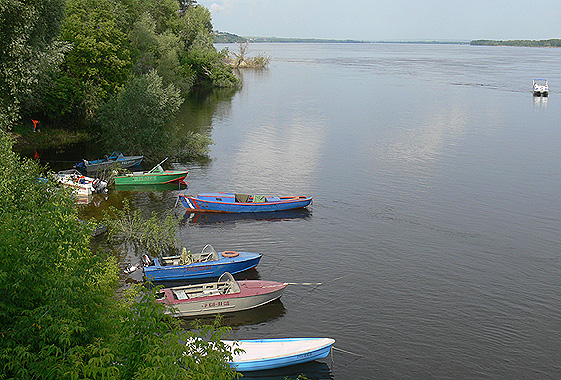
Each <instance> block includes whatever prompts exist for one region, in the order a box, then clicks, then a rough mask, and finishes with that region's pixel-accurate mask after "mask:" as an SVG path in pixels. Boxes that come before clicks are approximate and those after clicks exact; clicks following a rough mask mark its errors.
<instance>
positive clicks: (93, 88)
mask: <svg viewBox="0 0 561 380" xmlns="http://www.w3.org/2000/svg"><path fill="white" fill-rule="evenodd" d="M124 14H125V8H124V7H122V5H121V4H120V2H119V1H118V0H67V12H66V17H65V19H64V24H63V27H62V31H61V39H62V40H64V41H67V42H69V43H71V44H72V46H73V48H72V50H71V51H70V52H69V53H68V54H67V55H66V57H65V60H64V62H63V64H62V66H61V69H62V71H61V73H60V75H59V76H58V77H57V78H56V79H55V82H56V84H55V91H53V92H51V93H50V94H49V95H50V97H49V99H48V103H49V105H48V109H49V110H51V111H52V112H53V113H52V114H51V115H49V116H51V117H53V118H60V117H63V116H65V113H66V112H70V113H73V114H75V115H76V116H77V115H79V116H80V117H82V118H83V117H85V118H86V120H89V121H90V122H91V121H92V120H93V119H94V117H95V115H96V113H97V109H98V107H99V106H100V105H101V104H102V102H103V101H104V100H107V99H108V98H109V97H110V96H111V95H113V94H115V93H116V92H117V90H118V89H119V88H120V87H121V86H122V85H123V84H124V83H125V82H126V80H127V78H128V75H129V72H130V68H131V67H132V61H131V58H130V48H129V42H128V38H127V34H126V31H125V30H122V28H121V25H124V24H125V16H124ZM58 94H63V95H62V96H61V95H58ZM76 94H77V95H78V96H77V97H75V95H76ZM67 104H73V105H75V106H74V107H72V109H68V106H67Z"/></svg>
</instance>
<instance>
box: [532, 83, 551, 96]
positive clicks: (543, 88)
mask: <svg viewBox="0 0 561 380" xmlns="http://www.w3.org/2000/svg"><path fill="white" fill-rule="evenodd" d="M532 89H533V92H534V96H547V95H548V94H549V85H548V84H547V79H534V81H533V83H532Z"/></svg>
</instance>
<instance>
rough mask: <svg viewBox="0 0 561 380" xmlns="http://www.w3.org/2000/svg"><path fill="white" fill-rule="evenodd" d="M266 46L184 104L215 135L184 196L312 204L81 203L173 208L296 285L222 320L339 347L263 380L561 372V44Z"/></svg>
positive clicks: (211, 238)
mask: <svg viewBox="0 0 561 380" xmlns="http://www.w3.org/2000/svg"><path fill="white" fill-rule="evenodd" d="M226 46H228V47H229V48H230V50H232V51H236V49H237V48H236V46H235V45H218V46H217V47H218V48H223V47H226ZM250 50H252V51H253V53H254V54H255V53H263V54H264V55H270V56H271V64H270V65H269V67H268V68H267V69H265V70H256V71H244V72H242V73H241V76H242V77H243V83H244V85H243V88H242V89H241V90H239V91H216V92H214V93H211V94H207V95H205V96H198V97H195V96H194V97H192V98H191V99H189V101H188V102H186V103H185V105H184V106H183V109H182V113H181V115H180V118H179V121H180V122H181V123H182V124H183V125H184V127H183V128H185V129H189V130H195V131H199V132H203V133H208V134H209V135H210V136H211V137H212V139H213V141H214V143H215V144H214V145H212V146H211V152H210V159H209V160H208V162H204V163H190V164H187V165H179V164H175V165H174V166H175V167H178V168H179V167H181V168H187V169H188V170H189V176H188V178H187V179H188V181H189V182H190V188H189V189H188V190H187V193H192V194H196V193H198V192H211V191H236V192H242V193H248V194H254V193H255V194H271V195H312V196H313V197H314V201H313V204H312V205H311V206H310V207H308V208H307V209H306V210H299V211H296V212H290V213H286V214H280V215H278V216H275V217H270V215H269V216H268V217H267V218H259V217H257V216H253V217H240V216H231V215H229V216H227V217H219V216H205V215H200V216H195V215H190V214H185V212H184V210H183V209H182V208H181V206H177V207H174V206H175V203H176V197H177V193H178V191H173V190H172V191H166V192H114V191H113V192H111V193H110V194H109V196H108V198H109V199H107V200H105V201H102V202H96V203H92V204H90V205H87V206H80V207H81V208H82V212H83V214H84V215H86V216H91V215H98V214H99V213H100V211H101V210H102V209H105V208H107V207H108V205H111V204H117V203H118V202H120V201H121V200H122V199H124V198H129V199H131V202H132V204H133V206H134V207H139V208H141V209H143V210H144V211H146V212H152V211H156V212H158V213H163V212H165V211H167V210H173V211H174V212H175V213H176V214H177V215H178V216H179V217H180V218H181V219H182V222H181V226H180V230H179V239H180V241H181V243H182V244H183V245H184V246H186V247H188V248H189V249H191V250H192V251H193V250H194V251H198V250H200V249H201V248H202V247H203V246H204V245H205V244H206V243H211V244H212V245H213V246H214V247H215V248H216V249H217V250H240V251H254V252H261V253H263V255H264V256H263V259H262V261H261V263H260V264H259V265H258V267H257V269H256V270H252V271H250V272H248V273H245V274H242V275H241V276H238V278H260V279H264V280H275V281H284V282H290V283H293V284H291V285H289V286H288V288H287V290H286V292H285V294H284V295H283V296H282V298H281V300H280V302H275V303H273V304H271V305H268V306H265V307H262V308H260V309H256V310H253V311H251V312H244V313H241V314H238V315H231V316H228V317H227V318H225V320H224V322H225V323H226V324H227V325H230V326H232V327H233V333H232V338H237V339H251V338H271V337H299V336H321V337H332V338H334V339H335V340H336V343H335V350H334V351H333V353H332V356H331V357H329V358H327V359H325V360H323V361H318V362H313V363H310V364H306V365H301V366H298V367H296V368H289V369H286V370H282V371H275V372H269V373H266V374H259V376H261V377H262V378H267V379H271V378H272V379H284V378H285V376H286V377H288V378H294V377H295V376H297V375H298V374H304V375H305V376H306V377H307V378H308V379H338V380H342V379H345V380H346V379H459V378H462V379H464V378H465V379H514V378H517V379H530V378H531V379H556V378H560V377H561V364H560V363H561V330H560V326H561V290H560V289H561V255H560V247H561V191H560V189H561V162H560V161H561V159H560V158H561V90H559V89H561V71H560V70H559V62H561V49H548V48H517V47H485V46H469V45H438V44H311V43H306V44H290V43H286V44H284V43H282V44H281V43H277V44H253V45H250ZM534 78H547V79H548V80H549V83H550V86H551V92H550V96H549V97H548V98H535V97H533V96H532V93H531V84H532V79H534ZM135 260H137V258H135V257H129V256H126V255H125V256H123V257H122V261H123V263H122V265H123V266H125V265H126V264H127V263H128V262H134V261H135ZM259 376H253V377H259ZM246 377H250V378H252V377H251V376H246Z"/></svg>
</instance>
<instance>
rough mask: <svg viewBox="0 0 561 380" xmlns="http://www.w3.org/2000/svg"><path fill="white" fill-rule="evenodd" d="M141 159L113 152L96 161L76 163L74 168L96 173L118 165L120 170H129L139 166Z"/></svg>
mask: <svg viewBox="0 0 561 380" xmlns="http://www.w3.org/2000/svg"><path fill="white" fill-rule="evenodd" d="M143 159H144V156H125V155H124V154H123V153H121V152H118V151H115V152H113V153H111V155H110V156H105V157H104V158H100V159H98V160H92V161H88V160H82V162H78V163H77V164H76V165H74V167H75V168H76V169H79V170H85V171H87V172H97V171H102V170H105V169H107V168H108V167H110V166H113V165H118V166H120V167H121V168H130V167H132V166H137V165H140V163H141V162H142V160H143Z"/></svg>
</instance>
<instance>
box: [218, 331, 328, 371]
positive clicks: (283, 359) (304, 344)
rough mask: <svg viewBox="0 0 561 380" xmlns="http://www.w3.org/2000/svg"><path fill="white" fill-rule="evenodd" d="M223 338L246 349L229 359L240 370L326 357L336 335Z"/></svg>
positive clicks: (291, 363) (225, 341)
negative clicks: (233, 339)
mask: <svg viewBox="0 0 561 380" xmlns="http://www.w3.org/2000/svg"><path fill="white" fill-rule="evenodd" d="M222 342H223V343H225V344H226V345H228V346H230V347H231V348H232V349H235V348H241V349H242V350H244V352H241V353H237V354H234V355H233V360H232V361H231V362H230V363H229V364H230V366H231V367H232V368H234V369H235V370H236V371H240V372H244V371H261V370H267V369H273V368H279V367H286V366H289V365H294V364H300V363H306V362H309V361H312V360H317V359H322V358H325V357H326V356H327V355H329V353H330V352H331V348H332V346H333V344H334V343H335V339H331V338H280V339H256V340H237V341H231V340H223V341H222Z"/></svg>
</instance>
